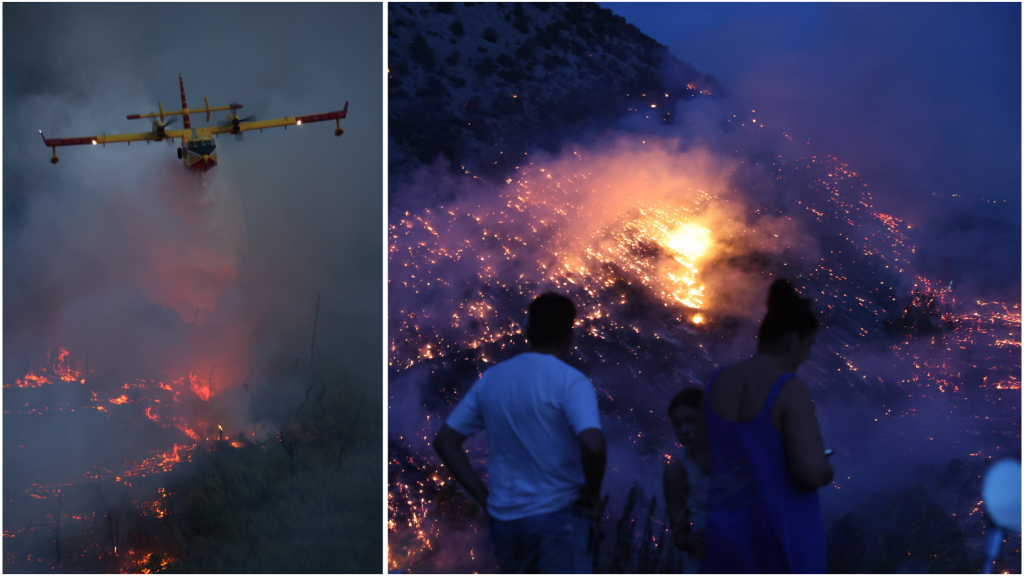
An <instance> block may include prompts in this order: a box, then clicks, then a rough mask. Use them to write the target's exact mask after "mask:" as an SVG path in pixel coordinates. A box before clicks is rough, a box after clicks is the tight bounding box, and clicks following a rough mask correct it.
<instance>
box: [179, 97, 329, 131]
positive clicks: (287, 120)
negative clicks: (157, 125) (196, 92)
mask: <svg viewBox="0 0 1024 576" xmlns="http://www.w3.org/2000/svg"><path fill="white" fill-rule="evenodd" d="M347 115H348V102H345V107H344V108H342V109H341V110H337V111H335V112H325V113H323V114H309V115H307V116H285V117H284V118H275V119H274V120H257V121H255V122H241V123H239V124H238V129H237V130H238V132H248V131H249V130H263V129H264V128H277V127H279V126H284V127H286V128H287V127H288V126H301V125H303V124H308V123H310V122H323V121H325V120H340V119H342V118H345V117H346V116H347ZM233 128H234V126H232V125H231V124H224V125H221V126H206V127H203V128H196V129H195V130H196V134H200V133H203V134H225V133H229V132H231V131H232V130H233ZM340 131H341V126H338V129H337V130H335V134H336V135H338V136H340V135H341V134H339V132H340Z"/></svg>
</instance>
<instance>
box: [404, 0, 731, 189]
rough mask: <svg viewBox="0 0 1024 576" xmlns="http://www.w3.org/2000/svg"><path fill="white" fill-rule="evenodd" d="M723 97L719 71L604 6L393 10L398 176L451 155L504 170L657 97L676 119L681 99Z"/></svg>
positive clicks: (455, 164)
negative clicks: (713, 73)
mask: <svg viewBox="0 0 1024 576" xmlns="http://www.w3.org/2000/svg"><path fill="white" fill-rule="evenodd" d="M666 72H670V73H666ZM718 92H719V88H718V86H717V84H716V82H715V80H714V78H712V77H710V76H706V75H703V74H700V73H699V72H697V71H696V70H694V69H693V67H691V66H690V65H688V64H686V63H684V62H681V61H679V60H678V59H676V58H675V57H673V56H672V55H671V54H669V53H668V50H667V49H666V48H665V47H664V46H662V45H660V44H658V43H657V42H655V41H654V40H652V39H651V38H650V37H648V36H646V35H644V34H643V33H641V32H640V31H639V30H638V29H637V28H636V27H635V26H633V25H632V24H627V23H626V21H625V20H624V19H623V18H622V17H621V16H616V15H615V14H613V13H612V12H611V11H610V10H608V9H602V8H600V7H599V6H597V5H596V4H592V3H586V4H582V3H569V4H561V3H559V4H549V3H540V2H537V3H510V2H497V3H480V2H454V3H453V2H431V3H424V4H401V3H390V4H389V5H388V133H389V161H388V166H389V171H390V173H391V175H392V177H393V179H394V177H395V176H401V175H403V174H408V173H409V172H411V171H413V170H415V169H416V168H418V167H419V166H422V165H423V164H429V163H431V162H433V161H435V160H436V159H437V158H438V157H439V156H442V157H444V158H446V159H447V160H449V161H450V163H451V169H452V170H453V171H463V170H469V171H471V172H472V173H474V174H480V175H482V176H484V177H501V176H504V175H506V174H508V173H509V172H510V171H512V170H514V169H515V167H516V166H517V165H518V163H519V158H520V157H522V156H523V153H524V152H527V151H529V150H530V149H537V148H539V149H544V150H548V151H554V150H557V148H558V146H559V144H560V142H562V141H563V140H564V139H566V138H569V139H573V138H580V137H581V136H582V135H584V134H587V133H590V132H600V131H602V130H604V129H605V128H607V127H608V126H609V125H610V124H611V123H612V122H614V121H615V120H617V119H618V118H620V117H621V116H622V115H624V114H625V113H627V111H628V110H629V109H630V108H635V107H637V106H640V105H643V106H644V108H650V107H651V105H650V103H649V102H648V100H649V95H651V94H658V95H659V104H658V108H657V109H655V110H652V113H654V112H655V111H656V113H657V114H659V115H661V116H662V118H663V121H664V122H666V123H670V122H671V121H672V117H671V110H672V109H673V106H674V104H675V103H676V102H677V101H679V100H681V99H691V98H695V97H702V96H707V95H712V94H716V93H718ZM460 167H464V168H460Z"/></svg>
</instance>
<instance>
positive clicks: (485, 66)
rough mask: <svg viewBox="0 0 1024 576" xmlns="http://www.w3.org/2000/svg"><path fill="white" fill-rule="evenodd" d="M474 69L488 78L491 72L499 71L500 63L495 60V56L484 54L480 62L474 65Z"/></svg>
mask: <svg viewBox="0 0 1024 576" xmlns="http://www.w3.org/2000/svg"><path fill="white" fill-rule="evenodd" d="M473 69H474V70H476V73H477V74H479V75H480V76H481V77H484V78H486V77H488V76H490V75H491V74H494V73H495V72H497V70H498V64H497V62H495V61H494V58H491V57H490V56H484V57H483V58H481V59H480V61H479V62H477V63H476V66H474V67H473Z"/></svg>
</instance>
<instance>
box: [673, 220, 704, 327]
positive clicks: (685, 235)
mask: <svg viewBox="0 0 1024 576" xmlns="http://www.w3.org/2000/svg"><path fill="white" fill-rule="evenodd" d="M666 244H667V246H668V248H669V249H671V250H672V251H673V252H674V253H675V256H674V258H675V260H676V262H679V263H680V264H681V265H682V266H683V271H682V273H681V274H674V273H672V272H668V277H669V278H670V279H671V280H672V281H674V282H676V283H677V285H679V288H678V289H677V290H675V291H674V292H673V293H672V296H673V297H674V298H675V299H676V300H678V301H679V302H680V303H681V304H683V305H684V306H689V307H690V308H700V307H701V306H703V305H704V286H703V285H701V284H699V283H698V282H697V273H698V272H699V271H698V270H697V268H696V265H697V261H698V260H699V259H700V257H701V256H703V255H704V254H705V253H706V252H707V251H708V248H709V247H710V246H711V231H710V230H708V229H706V228H701V227H699V226H695V225H690V224H683V225H682V226H680V227H679V228H677V229H675V230H674V231H673V232H671V233H670V234H669V237H668V241H667V242H666ZM695 318H699V316H696V317H695ZM700 322H701V320H694V323H696V324H699V323H700Z"/></svg>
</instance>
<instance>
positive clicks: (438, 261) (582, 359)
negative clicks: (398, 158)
mask: <svg viewBox="0 0 1024 576" xmlns="http://www.w3.org/2000/svg"><path fill="white" fill-rule="evenodd" d="M635 140H636V141H633V140H631V139H620V140H618V141H616V142H614V143H613V144H611V145H608V146H600V145H596V146H591V149H590V150H583V149H582V147H575V148H569V149H568V151H567V152H563V154H562V156H561V157H560V158H548V157H536V158H531V157H524V158H523V160H522V166H520V169H519V171H518V172H517V173H516V175H515V176H514V177H512V178H509V179H508V180H507V181H506V182H505V183H504V185H499V186H491V185H487V184H485V183H481V182H480V181H479V180H466V179H464V180H460V181H456V180H454V179H452V178H450V177H448V176H446V175H444V174H442V173H439V172H436V171H430V170H424V171H421V173H420V174H419V175H418V177H417V178H416V179H415V180H414V181H413V182H412V183H411V184H409V185H408V186H407V189H405V190H402V191H401V195H402V197H406V198H429V197H432V196H433V197H451V196H452V194H451V193H450V191H451V190H455V191H456V194H455V196H456V197H457V198H458V199H457V200H453V201H451V202H450V203H445V204H441V205H437V206H428V207H426V208H423V209H421V210H418V211H411V210H410V211H404V210H399V211H397V212H396V213H393V214H392V216H391V220H390V225H389V260H390V261H389V288H390V297H389V304H388V305H389V323H390V325H389V332H388V337H389V359H388V361H389V366H390V368H391V373H390V377H389V390H390V397H391V400H390V406H389V410H390V421H391V422H392V424H391V425H390V426H391V428H390V430H389V437H390V438H389V446H390V448H389V453H390V466H389V468H390V483H389V494H388V507H389V531H390V532H389V534H390V540H389V542H390V545H389V569H391V570H405V569H408V570H413V571H418V570H451V571H456V572H458V571H475V570H480V571H485V570H493V569H494V566H492V565H491V563H493V559H491V558H489V557H488V556H486V554H487V553H486V548H487V545H486V539H484V538H483V536H482V535H481V533H480V530H479V527H480V526H482V524H480V523H478V522H475V521H473V520H472V518H475V517H476V516H475V514H476V512H474V510H473V507H472V505H471V504H468V503H467V502H466V500H465V499H464V498H462V497H458V496H457V491H455V490H454V489H453V488H452V487H451V486H446V485H445V482H446V481H447V478H448V474H447V473H446V472H445V471H444V469H443V468H442V467H440V465H439V462H438V461H437V458H436V456H435V455H434V454H433V451H432V450H431V449H430V448H429V445H428V442H429V440H430V439H432V438H433V435H434V434H435V433H436V432H437V430H438V429H439V427H440V425H441V423H442V422H443V420H444V418H445V417H446V416H447V414H448V412H449V411H450V410H451V407H452V406H453V405H454V404H455V403H457V402H458V401H459V399H460V398H461V396H462V395H463V394H464V393H465V391H466V390H467V389H468V386H470V385H471V384H472V382H473V381H474V380H475V379H476V378H477V377H478V376H479V374H480V373H482V372H483V371H484V370H486V369H487V367H488V366H490V365H493V364H494V363H496V362H499V361H501V360H503V359H505V358H508V357H509V356H511V355H513V354H515V353H517V352H519V351H522V350H524V349H525V341H524V328H525V309H526V306H527V304H528V303H529V301H530V300H531V299H532V298H533V297H534V296H535V295H537V294H539V293H541V292H544V291H547V290H554V291H556V292H561V293H565V294H568V295H570V296H572V297H573V298H574V300H575V301H576V302H577V306H578V310H579V319H578V321H577V332H576V334H577V339H576V345H575V348H574V350H573V351H572V353H571V358H570V362H571V363H573V364H574V365H576V366H578V367H580V368H581V369H582V370H584V372H585V373H587V374H588V375H589V376H591V378H592V379H593V381H594V384H595V387H596V389H597V392H598V398H599V405H600V408H601V411H602V418H603V421H604V422H605V432H606V434H607V435H608V436H609V440H610V442H611V446H612V448H611V450H612V456H611V459H610V463H609V475H608V480H607V481H606V486H607V491H608V492H609V493H610V494H612V496H613V502H615V501H616V500H615V499H619V500H620V501H621V498H622V496H623V493H624V492H625V491H626V490H628V488H629V486H630V485H631V484H633V483H634V482H640V483H641V484H645V485H646V487H647V491H648V493H649V494H650V493H658V491H659V488H658V487H657V486H656V485H655V484H652V483H651V482H652V480H651V479H652V478H653V479H657V478H659V477H660V471H661V467H662V466H663V464H664V462H666V461H667V460H668V459H670V458H671V457H672V452H673V450H674V441H673V439H672V435H671V434H670V433H669V432H670V431H669V430H668V429H667V427H666V426H664V425H663V422H661V413H662V412H663V411H664V409H665V407H666V405H667V402H668V399H669V398H671V396H672V394H673V393H674V392H675V391H677V390H678V389H680V388H682V387H684V386H702V385H703V384H704V383H705V381H706V378H707V377H708V375H710V373H711V372H712V371H713V369H714V367H715V366H718V365H721V364H723V363H726V362H730V361H734V359H736V358H738V357H741V356H742V355H743V354H745V353H746V351H747V350H749V349H750V347H751V345H752V343H753V333H754V331H755V330H756V321H757V319H759V318H760V316H761V315H762V314H763V310H764V307H763V306H764V303H763V298H764V294H765V293H766V288H767V286H768V284H769V283H770V282H771V281H772V280H773V279H774V277H778V276H785V277H789V278H792V279H794V280H795V282H796V283H797V284H798V287H799V289H801V291H803V292H804V294H806V295H809V296H811V297H812V298H813V299H814V301H815V306H816V309H817V310H818V314H819V317H820V318H821V320H822V324H823V326H825V327H826V328H825V329H824V330H822V331H821V332H822V333H821V334H819V338H818V342H819V343H818V345H817V347H816V349H815V352H814V355H813V356H812V358H811V360H810V362H808V365H807V366H806V367H805V368H804V369H802V370H806V372H807V374H808V376H807V377H806V378H807V379H808V380H809V381H811V382H812V383H813V385H814V387H815V390H818V392H816V396H819V397H821V399H820V401H819V408H818V410H819V414H820V416H821V418H822V426H823V431H824V433H825V435H826V438H827V439H831V440H832V441H836V442H838V443H844V444H845V445H847V446H848V447H849V448H848V450H847V451H846V452H845V454H846V457H847V458H849V459H851V460H855V459H857V458H863V457H864V456H863V455H862V454H861V453H860V452H858V450H859V449H855V448H854V446H856V445H862V444H863V443H864V439H863V437H857V434H853V437H849V436H850V434H851V433H852V432H851V431H850V430H847V429H846V427H844V426H843V424H842V422H843V419H844V418H847V417H848V416H847V415H846V414H845V412H844V411H843V409H842V408H839V407H838V405H837V406H835V407H833V406H831V405H830V404H829V403H828V398H830V397H831V396H830V395H834V394H836V393H839V392H841V391H843V390H851V391H852V394H854V395H855V396H862V397H865V398H870V399H876V398H883V397H885V398H890V400H886V401H884V402H883V404H885V405H877V404H876V405H874V406H872V407H870V408H866V409H865V410H868V411H870V412H871V413H873V414H874V415H873V416H872V417H873V418H874V416H878V417H879V418H878V420H881V422H878V420H876V422H878V424H875V428H876V429H877V430H878V431H879V432H878V433H879V434H884V435H892V436H894V437H896V438H899V437H905V436H903V435H904V429H903V428H900V430H899V431H898V432H894V431H893V430H895V429H896V427H902V426H907V425H911V426H913V424H904V423H905V422H908V421H911V422H916V421H915V420H913V419H914V418H915V415H916V413H917V411H918V410H919V409H921V410H922V411H924V410H925V409H924V408H923V407H920V406H919V405H915V404H914V403H915V402H926V403H928V405H929V406H931V405H933V404H934V405H941V406H945V405H946V404H947V403H948V404H950V407H949V409H948V410H947V413H946V416H945V417H946V418H947V419H949V421H950V422H964V421H965V420H958V418H960V416H959V415H961V414H962V413H963V412H964V411H967V412H968V413H976V412H974V410H978V409H981V408H979V406H984V407H985V408H984V410H986V411H987V413H988V414H989V415H988V416H986V418H987V420H986V421H985V422H986V423H985V426H988V427H990V428H992V429H993V430H996V431H997V432H996V433H997V434H999V435H1000V436H999V437H1000V438H1001V439H1000V440H999V441H998V442H995V444H992V443H986V444H985V445H984V447H983V448H982V447H979V448H976V449H974V450H972V452H971V453H972V455H979V454H982V453H986V454H991V453H992V451H994V450H999V449H1002V450H1006V449H1007V448H1008V447H1010V446H1012V445H1013V443H1016V444H1018V445H1019V438H1020V436H1019V434H1020V430H1019V414H1018V413H1016V412H1015V410H1016V407H1015V404H1016V402H1015V401H1013V399H1015V398H1016V399H1019V389H1020V381H1019V370H1020V355H1019V345H1020V344H1019V342H1020V321H1021V316H1020V308H1019V304H1015V303H1000V302H982V301H965V300H964V298H963V297H961V296H958V295H957V294H956V293H955V292H954V291H953V290H952V289H951V287H949V286H941V285H938V284H937V283H936V282H934V281H933V280H931V279H929V278H928V277H926V276H924V275H922V274H918V273H915V272H914V271H913V270H914V269H913V264H912V260H913V254H914V252H915V248H914V245H913V240H912V239H911V237H910V230H909V226H907V225H905V224H904V223H903V222H902V221H901V220H900V219H899V218H898V217H896V216H893V215H888V214H883V213H881V212H880V211H878V210H877V209H876V208H874V206H873V205H874V202H873V199H872V197H871V194H870V192H869V191H867V190H866V188H865V185H864V183H863V182H862V181H861V180H860V178H859V176H858V175H857V174H856V173H855V172H853V171H852V170H851V169H850V168H849V167H848V166H846V165H844V164H843V163H841V162H840V161H838V160H837V159H836V158H833V157H830V156H825V155H818V154H817V153H815V152H813V151H812V150H809V149H808V148H807V147H801V146H799V145H797V144H796V143H794V142H793V141H792V140H791V139H790V140H786V141H784V146H780V147H779V151H778V153H777V154H776V156H775V157H774V158H771V159H770V160H769V161H767V162H762V161H759V162H751V161H747V160H744V159H741V158H742V157H737V156H730V155H725V154H721V155H715V154H713V153H711V152H708V151H707V150H704V149H701V148H699V147H689V148H681V146H680V144H679V143H678V142H675V141H671V140H661V139H658V138H652V137H650V136H647V137H643V138H640V137H636V138H635ZM467 182H468V183H467ZM436 191H445V192H447V194H446V193H439V192H436ZM943 334H944V336H943ZM878 343H885V344H884V345H885V346H886V347H887V348H888V350H887V352H886V353H883V354H882V355H881V356H879V354H878V352H876V351H875V350H874V346H876V345H877V344H878ZM965 354H967V355H971V356H972V357H974V358H979V359H980V358H984V359H985V360H984V361H981V362H977V361H975V362H973V363H965V361H964V357H965ZM886 390H902V391H904V392H907V393H906V394H899V393H895V392H884V393H883V391H886ZM965 391H969V396H963V397H962V400H970V401H958V400H957V398H956V396H955V395H956V394H963V393H964V392H965ZM1006 392H1010V393H1011V395H1009V396H1007V397H1006V399H1007V400H1011V401H1010V402H1003V401H1002V399H1003V396H1002V394H1004V393H1006ZM887 395H888V396H887ZM908 395H909V398H908V399H904V400H900V397H901V396H902V397H903V398H907V397H908ZM873 401H876V402H877V400H873ZM978 403H980V404H978ZM928 410H929V411H930V410H932V409H931V408H929V409H928ZM905 419H909V420H905ZM833 422H834V424H833ZM917 426H919V427H918V428H916V429H915V430H916V432H915V434H916V435H918V436H920V435H921V434H922V433H924V432H926V431H928V428H929V427H932V426H934V423H928V422H923V421H922V422H920V423H919V424H917ZM928 435H931V436H934V435H935V434H934V433H931V432H929V434H928ZM477 440H478V439H473V440H471V441H470V442H469V444H467V447H468V448H469V451H470V456H471V458H472V459H473V461H474V462H475V463H476V465H477V466H478V468H479V469H480V470H481V471H483V470H485V469H486V461H487V453H486V444H485V443H483V442H479V441H477ZM919 453H920V452H919ZM911 455H913V453H911ZM896 457H898V456H896ZM837 461H840V462H841V461H842V459H837ZM851 476H853V475H851ZM837 478H838V474H837ZM856 482H857V480H856V479H852V480H837V481H836V482H835V483H834V488H833V490H835V491H836V492H837V493H840V492H842V488H843V487H844V486H847V487H849V486H852V485H854V484H855V483H856ZM830 497H831V496H830V495H826V503H828V502H830V501H829V500H828V498H830ZM460 502H462V504H460ZM836 502H837V503H836V504H834V505H832V508H833V509H835V508H841V507H842V503H841V502H842V501H841V500H837V501H836ZM467 506H468V508H467ZM847 509H848V508H847ZM972 514H974V516H972V517H974V518H975V519H976V517H977V516H976V514H975V513H972ZM467 518H468V520H467ZM965 521H966V520H965ZM604 522H605V524H606V525H607V524H608V522H614V518H613V517H612V512H611V511H608V512H607V515H606V517H605V519H604ZM638 526H639V523H638ZM637 530H639V528H637ZM637 536H639V532H638V533H637Z"/></svg>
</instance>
